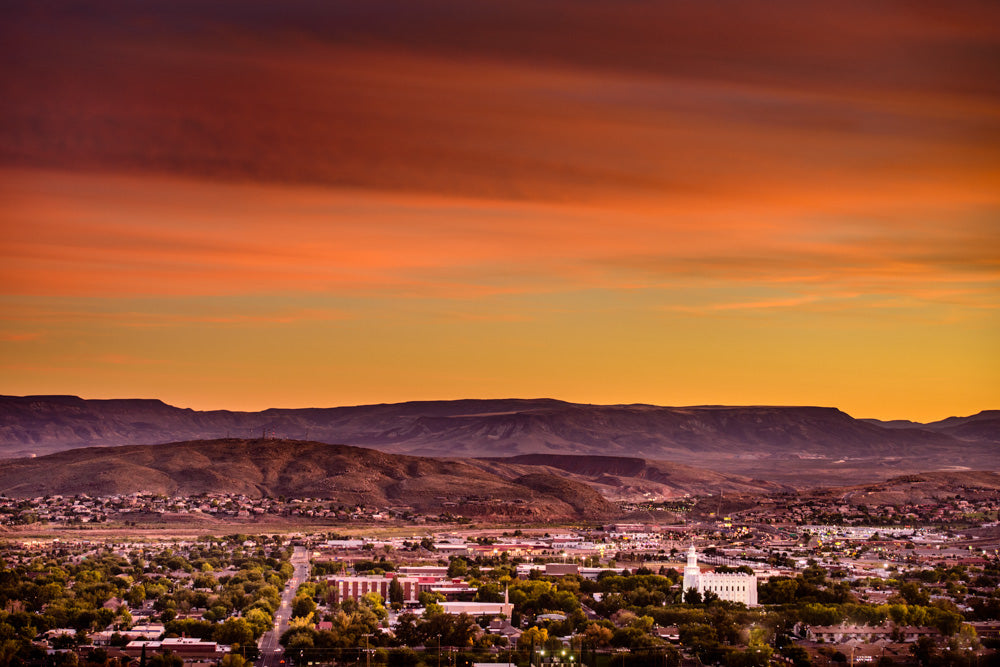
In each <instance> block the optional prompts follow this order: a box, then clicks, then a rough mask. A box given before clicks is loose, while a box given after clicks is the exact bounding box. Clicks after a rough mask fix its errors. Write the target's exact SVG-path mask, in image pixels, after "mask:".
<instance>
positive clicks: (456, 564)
mask: <svg viewBox="0 0 1000 667" xmlns="http://www.w3.org/2000/svg"><path fill="white" fill-rule="evenodd" d="M468 571H469V564H468V563H466V562H465V559H464V558H462V557H461V556H455V557H454V558H452V559H451V562H450V563H449V564H448V576H449V577H464V576H465V575H466V574H467V573H468Z"/></svg>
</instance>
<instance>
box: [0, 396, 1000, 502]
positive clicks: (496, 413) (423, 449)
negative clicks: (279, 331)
mask: <svg viewBox="0 0 1000 667" xmlns="http://www.w3.org/2000/svg"><path fill="white" fill-rule="evenodd" d="M273 435H277V436H281V437H283V438H289V439H298V440H310V441H318V442H325V443H331V444H333V443H336V444H347V445H354V446H359V447H365V448H372V449H378V450H381V451H385V452H391V453H397V454H406V455H419V456H436V457H460V458H481V457H493V456H505V457H507V456H519V455H528V454H547V455H597V456H625V457H635V458H639V459H646V460H656V461H671V462H674V463H679V464H686V465H692V466H697V467H702V468H710V469H711V470H714V471H717V472H727V473H733V474H739V475H744V476H748V477H750V478H764V479H768V480H771V481H779V482H789V481H791V482H795V481H796V480H799V479H801V480H803V481H805V482H809V483H813V482H815V481H818V480H819V479H821V478H823V477H831V476H832V477H831V479H830V481H836V478H840V479H843V480H850V479H852V477H854V476H856V475H861V476H862V477H863V478H869V479H874V478H885V477H888V476H891V475H893V474H899V473H901V472H917V471H920V472H922V471H927V470H936V469H941V468H947V467H953V466H956V465H958V466H966V467H987V468H1000V454H998V450H1000V447H998V445H1000V411H983V412H980V413H978V414H977V415H972V416H969V417H956V418H951V419H946V420H941V421H939V422H932V423H930V424H916V423H913V424H912V425H907V424H904V423H901V422H892V423H879V422H877V421H875V420H860V419H854V418H853V417H851V416H850V415H848V414H847V413H845V412H843V411H841V410H838V409H837V408H829V407H816V406H720V405H708V406H688V407H663V406H655V405H648V404H629V405H588V404H578V403H568V402H565V401H559V400H556V399H462V400H456V401H413V402H407V403H396V404H392V403H383V404H377V405H361V406H347V407H335V408H271V409H268V410H263V411H260V412H234V411H228V410H215V411H197V410H192V409H190V408H177V407H174V406H170V405H168V404H166V403H164V402H163V401H160V400H159V399H101V400H88V399H83V398H79V397H75V396H27V397H16V396H2V397H0V456H3V457H8V458H9V457H15V456H30V455H45V454H49V453H53V452H57V451H61V450H65V449H71V448H75V447H81V446H92V445H133V444H162V443H169V442H184V441H194V440H206V439H217V438H223V437H234V436H235V437H245V438H253V437H261V436H273ZM810 475H811V476H812V477H811V478H810Z"/></svg>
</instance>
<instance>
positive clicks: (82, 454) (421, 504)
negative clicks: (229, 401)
mask: <svg viewBox="0 0 1000 667" xmlns="http://www.w3.org/2000/svg"><path fill="white" fill-rule="evenodd" d="M0 492H3V493H6V494H7V495H8V496H12V497H35V496H41V495H45V494H52V495H56V494H58V495H78V494H87V495H90V496H107V495H116V494H127V493H135V492H149V493H158V494H164V495H171V496H172V495H194V494H201V493H231V494H244V495H247V496H250V497H261V496H279V495H284V496H288V497H300V498H324V499H329V500H331V501H332V502H336V503H342V504H349V505H350V504H363V505H367V506H378V507H389V506H406V507H411V508H413V509H414V510H417V511H420V512H429V513H437V512H440V511H442V510H447V511H450V512H451V513H453V514H461V515H464V516H470V517H483V518H495V519H503V518H519V519H524V520H532V519H536V520H538V519H545V520H550V519H551V518H557V519H558V518H561V519H579V518H601V517H608V516H613V515H614V514H615V513H616V508H615V507H614V506H613V505H611V504H610V503H609V502H608V501H606V500H605V499H604V498H602V497H601V495H600V494H599V493H597V492H596V491H595V490H593V489H591V488H590V487H589V486H587V485H585V484H582V483H580V482H576V481H573V480H570V479H565V478H562V477H559V476H556V475H553V474H550V473H548V472H546V471H544V470H540V469H538V468H533V469H530V471H528V472H525V471H524V470H514V471H507V473H506V475H504V476H500V475H496V474H492V473H490V472H487V471H485V470H482V469H481V468H479V467H476V466H472V465H469V464H468V463H466V462H464V461H460V460H451V459H430V458H423V457H415V456H402V455H395V454H386V453H384V452H378V451H375V450H370V449H362V448H359V447H348V446H344V445H329V444H324V443H318V442H301V441H289V440H270V439H268V440H238V439H227V440H212V441H196V442H181V443H172V444H162V445H133V446H122V447H90V448H82V449H74V450H69V451H65V452H59V453H56V454H51V455H48V456H43V457H38V458H29V459H17V460H6V461H0Z"/></svg>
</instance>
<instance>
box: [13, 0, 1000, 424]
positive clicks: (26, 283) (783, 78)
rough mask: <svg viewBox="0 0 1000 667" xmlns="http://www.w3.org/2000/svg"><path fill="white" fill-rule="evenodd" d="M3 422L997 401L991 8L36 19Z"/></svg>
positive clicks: (108, 8)
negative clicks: (106, 402) (339, 411)
mask: <svg viewBox="0 0 1000 667" xmlns="http://www.w3.org/2000/svg"><path fill="white" fill-rule="evenodd" d="M5 13H6V16H5V20H4V21H0V45H2V46H0V49H2V51H3V55H4V56H5V58H4V60H5V62H9V63H14V64H15V65H16V66H14V67H7V68H4V71H3V72H2V73H0V100H3V102H0V216H2V217H0V223H2V225H0V367H2V373H0V378H2V380H3V382H2V384H0V393H7V394H29V393H73V394H78V395H82V396H85V397H93V398H98V397H133V396H135V397H157V398H162V399H164V400H166V401H167V402H170V403H173V404H177V405H181V406H188V407H195V408H217V407H228V408H237V409H259V408H264V407H271V406H287V407H301V406H307V405H318V406H330V405H341V404H355V403H368V402H383V401H399V400H410V399H434V398H459V397H498V396H519V397H537V396H552V397H556V398H563V399H567V400H575V401H584V402H600V403H619V402H647V403H658V404H667V405H682V404H684V405H686V404H702V403H726V404H747V403H774V404H819V405H833V406H837V407H840V408H842V409H845V410H847V411H848V412H850V413H851V414H854V415H855V416H876V417H884V418H910V419H919V420H929V419H936V418H941V417H945V416H948V415H952V414H970V413H973V412H976V411H978V410H981V409H987V408H996V407H998V406H1000V400H998V399H1000V311H998V305H1000V299H998V297H1000V6H998V5H997V4H996V3H993V2H982V3H978V2H960V3H949V4H948V5H947V7H944V6H941V5H940V3H929V2H928V3H924V4H921V3H899V4H896V3H879V4H877V5H873V4H872V3H866V2H846V3H837V4H836V6H833V5H831V6H828V7H826V6H810V5H806V3H800V2H792V1H791V0H788V1H785V2H781V1H769V2H759V3H758V2H743V1H740V2H736V1H735V0H733V1H732V2H724V1H723V2H716V3H694V2H678V3H647V2H639V1H636V2H614V3H612V2H587V3H579V2H573V3H570V2H566V3H563V2H552V3H537V2H528V1H527V0H525V1H523V2H522V1H506V2H500V1H499V0H498V1H497V2H492V1H491V2H477V3H467V2H420V3H413V2H403V1H402V0H396V1H392V2H381V1H372V2H365V3H349V2H326V1H324V2H320V1H319V0H316V1H312V2H306V1H302V0H292V1H290V2H280V3H279V2H271V3H266V2H254V1H251V2H243V1H241V2H236V1H235V0H232V1H227V2H222V1H213V2H209V3H204V2H194V1H193V0H191V1H190V2H184V1H181V2H177V1H171V2H168V1H167V0H150V1H144V2H142V3H134V2H126V1H124V0H122V1H120V2H110V3H105V4H102V5H100V7H99V8H96V9H95V8H94V7H92V6H91V5H89V4H86V3H80V4H78V5H74V4H72V3H69V4H60V5H49V4H47V3H39V2H28V1H25V2H15V3H13V4H11V5H9V7H8V8H7V9H6V10H5Z"/></svg>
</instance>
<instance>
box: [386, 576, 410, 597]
mask: <svg viewBox="0 0 1000 667" xmlns="http://www.w3.org/2000/svg"><path fill="white" fill-rule="evenodd" d="M389 602H391V603H392V604H403V603H404V602H406V597H405V593H404V591H403V585H402V584H400V583H399V580H398V579H396V578H395V577H394V578H393V580H392V581H391V582H389Z"/></svg>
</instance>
